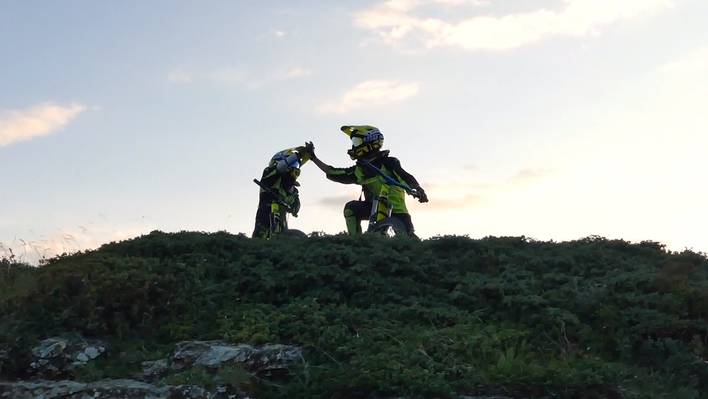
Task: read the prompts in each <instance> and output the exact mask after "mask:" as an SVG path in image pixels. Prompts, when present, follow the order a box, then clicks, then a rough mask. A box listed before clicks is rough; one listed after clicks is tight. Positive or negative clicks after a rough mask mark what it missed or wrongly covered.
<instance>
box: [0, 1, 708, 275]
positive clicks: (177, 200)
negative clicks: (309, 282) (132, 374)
mask: <svg viewBox="0 0 708 399" xmlns="http://www.w3.org/2000/svg"><path fill="white" fill-rule="evenodd" d="M706 16H708V2H706V1H705V0H623V1H615V0H504V1H501V0H367V1H349V2H344V1H321V0H303V1H292V0H289V1H275V0H273V1H251V0H240V1H237V0H233V1H226V0H223V1H217V0H213V1H204V2H196V1H173V0H170V1H167V0H154V1H150V2H145V1H138V0H126V1H121V2H107V1H105V2H97V1H90V0H65V1H61V2H48V1H39V0H0V58H1V60H2V62H1V63H0V65H2V67H0V68H1V69H0V70H1V73H0V173H1V175H2V185H1V186H0V257H2V256H10V251H12V254H14V255H15V256H16V257H17V258H20V259H22V260H25V261H28V262H36V261H37V260H38V259H40V258H42V257H51V256H54V255H56V254H59V253H63V252H67V253H70V252H75V251H79V250H86V249H91V248H96V247H98V246H100V245H101V244H103V243H107V242H111V241H116V240H122V239H126V238H131V237H135V236H139V235H142V234H147V233H149V232H150V231H152V230H162V231H180V230H193V231H208V232H212V231H221V230H225V231H229V232H231V233H234V234H236V233H245V234H248V235H250V233H251V232H252V230H253V222H254V216H255V211H256V206H257V202H258V187H257V186H256V185H255V184H253V183H252V179H253V178H257V177H260V175H261V173H262V170H263V168H264V167H265V166H267V164H268V161H269V160H270V157H271V156H272V155H273V154H274V153H276V152H278V151H280V150H283V149H286V148H290V147H295V146H298V145H302V144H303V143H304V142H305V141H313V142H314V143H315V146H316V151H317V154H318V156H319V157H320V158H321V159H322V160H323V161H325V162H327V163H329V164H331V165H334V166H339V167H346V166H350V165H351V164H352V161H351V160H350V159H349V157H348V155H347V154H346V151H347V149H348V148H349V146H350V142H349V141H348V138H347V137H346V136H345V135H344V134H343V133H341V131H339V127H340V126H341V125H352V124H367V125H374V126H376V127H378V128H379V129H380V130H381V131H382V133H383V134H384V136H385V144H384V147H385V148H386V149H389V150H390V151H391V155H392V156H396V157H397V158H399V159H400V160H401V164H402V166H403V167H404V169H406V170H407V171H408V172H410V173H411V174H413V175H414V176H415V177H416V178H417V179H418V180H419V181H420V182H421V185H422V186H423V187H424V188H425V189H426V191H427V193H428V196H429V198H430V202H429V203H427V204H418V203H416V202H415V201H414V200H413V199H412V198H410V197H409V199H408V204H409V208H410V211H411V214H412V217H413V222H414V224H415V226H416V232H417V233H418V235H419V236H421V237H424V238H427V237H433V236H437V235H448V234H459V235H469V236H470V237H473V238H479V237H485V236H490V235H491V236H520V235H524V236H526V237H530V238H533V239H537V240H554V241H565V240H574V239H579V238H583V237H587V236H591V235H599V236H603V237H607V238H611V239H625V240H628V241H632V242H639V241H643V240H650V241H658V242H661V243H664V244H666V245H667V248H669V249H671V250H683V249H686V248H689V249H692V250H694V251H701V252H706V251H708V211H707V209H706V204H708V184H706V182H707V181H708V179H706V172H708V156H707V155H708V106H706V104H708V23H706V21H707V20H706ZM300 182H301V184H302V186H301V200H302V210H301V212H300V215H299V217H298V218H291V219H290V226H291V227H292V228H298V229H301V230H304V231H306V232H312V231H318V232H326V233H332V234H334V233H338V232H340V231H343V230H344V229H345V225H344V219H343V216H342V208H343V206H344V204H345V203H346V202H347V201H349V200H352V199H357V198H358V196H359V188H358V186H352V185H341V184H337V183H334V182H331V181H328V180H327V179H326V178H325V176H324V174H323V173H322V172H321V171H320V170H319V169H317V167H316V166H315V165H314V164H312V163H308V164H306V165H304V167H303V171H302V175H301V178H300Z"/></svg>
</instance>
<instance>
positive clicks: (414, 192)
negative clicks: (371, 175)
mask: <svg viewBox="0 0 708 399" xmlns="http://www.w3.org/2000/svg"><path fill="white" fill-rule="evenodd" d="M359 162H360V163H362V164H363V165H365V166H368V167H370V168H371V169H373V170H375V171H376V173H378V174H379V175H381V177H383V179H384V180H385V181H386V184H389V185H391V186H396V187H399V188H402V189H403V190H404V191H405V192H406V193H407V194H408V195H410V196H412V197H413V198H415V199H418V198H420V193H419V192H418V190H416V189H415V188H411V187H410V186H409V185H407V184H404V183H401V182H399V181H398V180H396V179H394V178H392V177H391V176H388V175H387V174H385V173H384V172H383V171H382V170H381V169H379V168H377V167H376V166H374V165H373V164H372V163H371V162H368V161H364V160H359Z"/></svg>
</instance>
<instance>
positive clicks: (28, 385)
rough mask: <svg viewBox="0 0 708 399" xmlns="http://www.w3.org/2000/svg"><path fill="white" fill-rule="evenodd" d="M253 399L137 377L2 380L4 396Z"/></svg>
mask: <svg viewBox="0 0 708 399" xmlns="http://www.w3.org/2000/svg"><path fill="white" fill-rule="evenodd" d="M59 398H61V399H96V398H101V399H250V398H249V396H248V395H246V394H244V393H242V392H238V391H234V390H233V389H231V388H228V387H219V388H216V389H214V390H213V391H207V390H205V389H203V388H200V387H197V386H193V385H180V386H164V387H158V386H155V385H151V384H147V383H145V382H141V381H135V380H102V381H96V382H91V383H81V382H76V381H47V380H35V381H20V382H13V383H10V382H0V399H59Z"/></svg>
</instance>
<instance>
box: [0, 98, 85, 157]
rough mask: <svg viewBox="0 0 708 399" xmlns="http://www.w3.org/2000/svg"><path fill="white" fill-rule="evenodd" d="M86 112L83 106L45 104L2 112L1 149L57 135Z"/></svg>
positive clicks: (0, 120)
mask: <svg viewBox="0 0 708 399" xmlns="http://www.w3.org/2000/svg"><path fill="white" fill-rule="evenodd" d="M85 110H86V107H85V106H83V105H81V104H70V105H66V106H62V105H57V104H53V103H45V104H40V105H36V106H34V107H31V108H27V109H23V110H10V111H5V112H2V113H0V147H2V146H7V145H10V144H13V143H16V142H19V141H25V140H30V139H33V138H36V137H41V136H47V135H50V134H52V133H56V132H57V131H59V130H60V129H61V128H63V127H64V126H66V125H67V124H68V123H69V122H71V121H72V120H73V119H74V118H76V117H77V116H78V115H79V114H80V113H82V112H84V111H85Z"/></svg>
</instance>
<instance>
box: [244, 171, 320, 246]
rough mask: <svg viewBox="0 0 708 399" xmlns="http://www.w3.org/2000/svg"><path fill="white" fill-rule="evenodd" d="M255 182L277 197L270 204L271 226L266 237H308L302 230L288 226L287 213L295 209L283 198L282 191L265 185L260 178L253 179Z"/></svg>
mask: <svg viewBox="0 0 708 399" xmlns="http://www.w3.org/2000/svg"><path fill="white" fill-rule="evenodd" d="M253 182H254V183H256V184H257V185H258V186H259V187H260V188H262V189H263V190H265V191H267V192H268V193H270V194H271V195H272V196H273V198H275V199H274V200H273V202H271V204H270V217H269V220H270V227H269V230H268V236H267V237H266V238H267V239H271V238H273V237H275V236H286V237H307V234H305V233H304V232H303V231H301V230H297V229H289V228H288V218H287V214H288V213H293V209H292V207H291V206H290V205H289V204H288V203H287V202H285V201H284V200H283V199H282V197H281V195H280V193H278V192H277V191H275V190H273V189H272V188H270V187H268V186H266V185H264V184H263V183H261V182H260V181H258V179H253Z"/></svg>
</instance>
